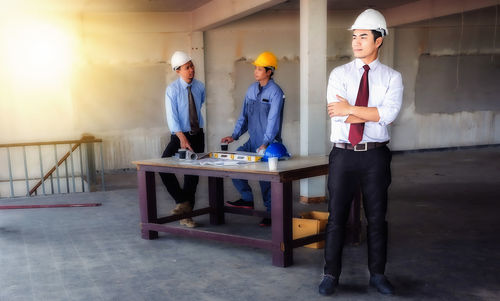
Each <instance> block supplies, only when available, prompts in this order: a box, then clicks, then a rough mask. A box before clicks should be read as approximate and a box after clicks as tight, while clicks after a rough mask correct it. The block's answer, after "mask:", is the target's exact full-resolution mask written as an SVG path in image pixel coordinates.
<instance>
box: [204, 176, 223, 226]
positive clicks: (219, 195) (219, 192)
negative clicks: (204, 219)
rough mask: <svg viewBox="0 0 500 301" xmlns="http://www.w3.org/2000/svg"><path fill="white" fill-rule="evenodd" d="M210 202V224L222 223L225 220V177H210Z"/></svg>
mask: <svg viewBox="0 0 500 301" xmlns="http://www.w3.org/2000/svg"><path fill="white" fill-rule="evenodd" d="M208 203H209V205H210V208H212V212H210V224H212V225H222V224H224V223H225V220H224V179H223V178H216V177H208Z"/></svg>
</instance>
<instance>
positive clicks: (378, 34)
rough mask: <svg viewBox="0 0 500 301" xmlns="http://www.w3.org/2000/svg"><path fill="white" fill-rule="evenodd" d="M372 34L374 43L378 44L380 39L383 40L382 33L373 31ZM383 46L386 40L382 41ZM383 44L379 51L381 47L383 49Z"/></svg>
mask: <svg viewBox="0 0 500 301" xmlns="http://www.w3.org/2000/svg"><path fill="white" fill-rule="evenodd" d="M382 30H383V29H382ZM372 33H373V41H374V42H376V41H377V39H378V38H381V37H382V38H383V36H382V33H381V32H380V31H378V30H374V29H372ZM382 44H384V40H382ZM382 44H380V46H379V47H378V48H379V49H380V47H382Z"/></svg>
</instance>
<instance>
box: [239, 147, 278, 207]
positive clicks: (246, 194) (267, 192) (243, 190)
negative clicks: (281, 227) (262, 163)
mask: <svg viewBox="0 0 500 301" xmlns="http://www.w3.org/2000/svg"><path fill="white" fill-rule="evenodd" d="M259 146H260V145H259ZM237 151H242V152H255V149H252V146H251V143H250V141H247V142H246V143H245V144H243V145H242V146H240V147H238V149H237ZM233 184H234V187H236V189H237V190H238V191H239V192H240V194H241V198H242V199H243V200H244V201H247V202H253V193H252V188H251V187H250V185H248V180H241V179H233ZM259 184H260V191H261V192H262V200H263V201H264V206H266V210H267V212H271V182H267V181H259Z"/></svg>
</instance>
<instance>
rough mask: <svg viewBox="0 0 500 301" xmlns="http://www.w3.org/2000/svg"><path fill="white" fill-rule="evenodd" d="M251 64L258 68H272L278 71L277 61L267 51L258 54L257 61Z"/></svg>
mask: <svg viewBox="0 0 500 301" xmlns="http://www.w3.org/2000/svg"><path fill="white" fill-rule="evenodd" d="M252 64H254V65H255V66H259V67H273V68H274V69H278V59H277V58H276V56H275V55H274V54H273V53H272V52H269V51H265V52H262V53H261V54H259V56H258V57H257V59H256V60H255V61H254V62H253V63H252Z"/></svg>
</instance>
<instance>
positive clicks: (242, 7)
mask: <svg viewBox="0 0 500 301" xmlns="http://www.w3.org/2000/svg"><path fill="white" fill-rule="evenodd" d="M285 1H286V0H252V1H248V0H212V1H210V2H208V3H207V4H205V5H202V6H200V7H199V8H197V9H195V10H193V11H192V12H191V14H192V31H197V30H201V31H205V30H208V29H211V28H214V27H217V26H220V25H222V24H225V23H228V22H231V21H234V20H237V19H240V18H243V17H246V16H248V15H251V14H253V13H256V12H258V11H260V10H263V9H266V8H269V7H272V6H275V5H276V4H279V3H282V2H285Z"/></svg>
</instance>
